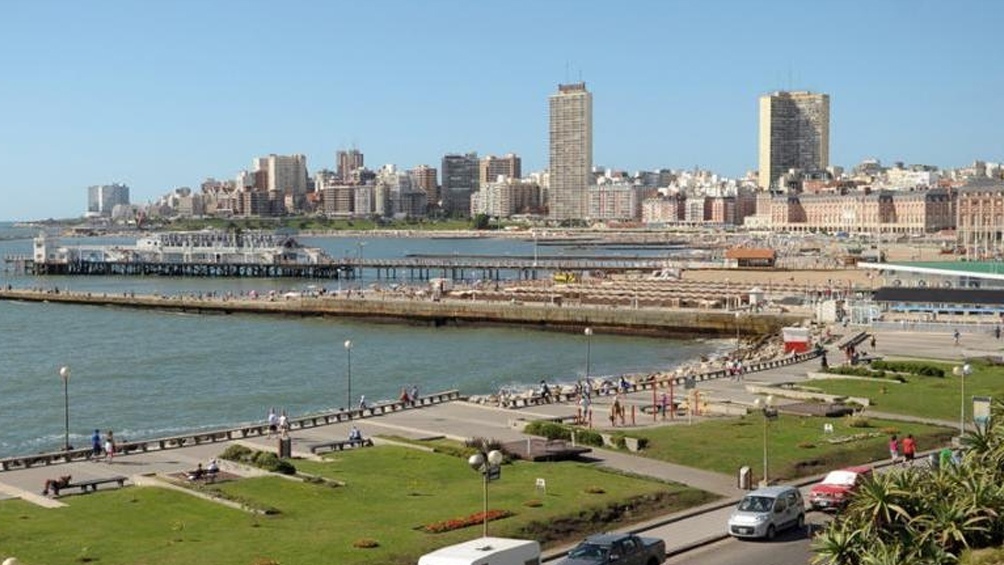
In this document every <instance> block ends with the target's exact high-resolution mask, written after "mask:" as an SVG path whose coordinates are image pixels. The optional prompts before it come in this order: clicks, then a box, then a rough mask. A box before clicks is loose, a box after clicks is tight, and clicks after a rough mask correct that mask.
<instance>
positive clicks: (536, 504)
mask: <svg viewBox="0 0 1004 565" xmlns="http://www.w3.org/2000/svg"><path fill="white" fill-rule="evenodd" d="M543 505H544V503H543V502H541V501H540V500H538V499H536V498H531V499H530V500H527V501H526V502H524V503H523V506H526V507H527V508H540V507H541V506H543Z"/></svg>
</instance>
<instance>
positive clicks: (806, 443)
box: [798, 441, 816, 449]
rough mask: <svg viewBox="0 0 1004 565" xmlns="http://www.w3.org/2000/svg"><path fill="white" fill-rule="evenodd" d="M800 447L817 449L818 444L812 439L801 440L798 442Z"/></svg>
mask: <svg viewBox="0 0 1004 565" xmlns="http://www.w3.org/2000/svg"><path fill="white" fill-rule="evenodd" d="M798 447H799V448H801V449H815V448H816V444H814V443H812V442H811V441H800V442H798Z"/></svg>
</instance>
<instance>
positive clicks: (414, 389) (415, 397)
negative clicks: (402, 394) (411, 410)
mask: <svg viewBox="0 0 1004 565" xmlns="http://www.w3.org/2000/svg"><path fill="white" fill-rule="evenodd" d="M408 397H409V398H411V405H412V406H414V405H415V403H416V402H418V385H411V391H409V393H408Z"/></svg>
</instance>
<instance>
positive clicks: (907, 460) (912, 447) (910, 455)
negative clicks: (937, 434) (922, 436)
mask: <svg viewBox="0 0 1004 565" xmlns="http://www.w3.org/2000/svg"><path fill="white" fill-rule="evenodd" d="M916 455H917V442H916V441H914V439H913V434H906V437H905V438H903V464H904V465H913V459H914V457H916Z"/></svg>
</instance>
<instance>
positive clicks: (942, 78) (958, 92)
mask: <svg viewBox="0 0 1004 565" xmlns="http://www.w3.org/2000/svg"><path fill="white" fill-rule="evenodd" d="M2 8H3V9H2V17H0V166H2V168H3V171H4V174H3V175H2V176H0V197H2V200H0V202H2V204H0V219H3V220H13V219H40V218H48V217H56V218H64V217H76V216H79V215H81V214H82V213H83V211H84V209H85V207H86V187H87V186H89V185H92V184H101V183H110V182H124V183H126V184H128V185H129V186H130V187H131V189H132V200H133V201H134V202H147V201H150V200H153V199H155V198H156V197H157V196H160V195H161V194H164V193H165V192H167V191H169V190H171V189H173V188H176V187H179V186H192V187H197V186H198V185H199V183H200V182H201V181H202V180H203V179H204V178H205V177H208V176H214V177H216V178H233V177H234V175H236V173H237V172H238V171H239V170H242V169H246V168H249V167H250V165H251V159H252V158H253V157H255V156H258V155H267V154H269V153H280V154H288V153H304V154H306V155H307V163H308V167H309V169H310V171H311V172H312V173H313V172H314V171H316V170H318V169H320V168H324V167H327V168H333V167H334V154H335V151H337V150H338V149H340V148H345V147H349V146H352V145H355V146H357V147H358V148H359V149H360V150H362V151H363V152H364V153H365V155H366V163H367V165H368V166H370V167H371V168H376V167H379V166H380V165H382V164H385V163H395V164H396V165H398V167H400V168H411V167H413V166H415V165H418V164H421V163H426V164H430V165H433V166H435V167H437V168H438V167H439V162H440V159H441V157H442V155H443V154H444V153H448V152H462V151H463V152H466V151H477V152H478V153H479V154H503V153H506V152H510V151H512V152H515V153H518V154H519V155H520V156H522V158H523V169H524V171H532V170H539V169H543V168H545V167H546V166H547V129H548V124H547V97H548V96H549V95H550V94H551V93H552V92H554V91H555V90H556V86H557V84H558V83H561V82H566V81H577V80H579V79H580V78H581V79H582V80H584V81H585V82H586V84H587V87H588V88H589V89H590V90H591V91H592V92H593V116H594V156H593V161H594V163H596V164H598V165H604V166H608V167H616V168H619V169H626V170H631V171H633V170H637V169H656V168H661V167H670V168H690V167H694V166H700V167H703V168H709V169H712V170H715V171H718V172H720V173H722V174H726V175H729V176H737V175H741V174H743V173H744V172H745V171H747V170H749V169H753V168H755V167H756V165H757V162H756V160H757V97H758V96H759V95H761V94H763V93H766V92H770V91H773V90H778V89H793V90H801V89H808V90H813V91H816V92H825V93H828V94H830V97H831V155H830V160H831V162H832V163H833V164H838V165H844V166H847V167H850V166H853V165H854V164H856V163H858V162H860V161H861V160H862V159H865V158H869V157H876V158H879V159H882V161H883V162H886V163H889V162H892V161H905V162H907V163H928V164H934V165H938V166H941V167H956V166H963V165H966V164H969V163H971V162H972V161H973V160H974V159H978V158H979V159H986V160H990V161H1001V160H1004V127H1002V126H1004V112H1002V109H1004V94H1002V93H1004V73H1002V72H1001V71H1000V59H1001V56H1002V55H1004V40H1002V39H1001V35H1000V23H1001V22H1002V21H1004V2H996V1H993V0H985V1H974V0H953V1H947V0H946V1H932V0H910V1H906V0H903V1H900V0H878V1H875V0H871V1H866V0H840V1H836V0H835V1H831V0H799V1H795V0H792V1H781V0H776V1H772V0H733V1H729V0H704V1H699V0H692V1H682V0H681V1H676V0H651V1H630V0H625V1H621V2H613V1H604V2H600V1H589V0H578V1H575V0H509V1H507V2H487V1H473V0H424V1H422V0H401V1H391V0H366V1H348V0H327V1H322V0H311V1H307V0H291V1H285V2H275V1H264V0H263V1H258V0H242V1H236V0H233V1H231V0H172V1H169V2H148V1H145V0H131V1H124V0H123V1H115V0H88V1H84V2H80V1H77V0H6V1H5V2H3V3H2Z"/></svg>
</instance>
